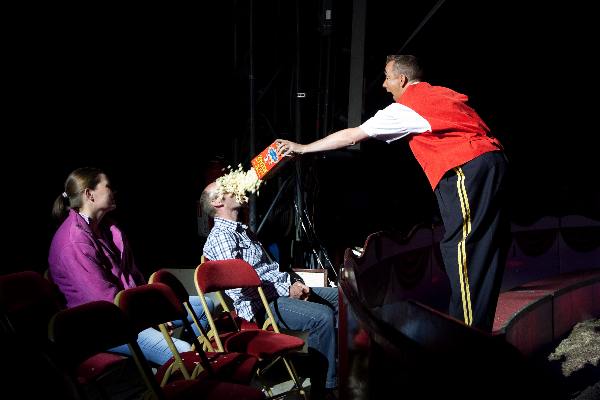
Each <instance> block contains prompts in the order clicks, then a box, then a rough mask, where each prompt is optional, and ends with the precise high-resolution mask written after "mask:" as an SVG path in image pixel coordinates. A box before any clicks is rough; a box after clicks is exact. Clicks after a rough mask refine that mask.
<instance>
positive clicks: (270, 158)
mask: <svg viewBox="0 0 600 400" xmlns="http://www.w3.org/2000/svg"><path fill="white" fill-rule="evenodd" d="M287 160H288V158H287V157H280V156H279V154H277V143H276V142H273V143H271V144H270V145H269V146H268V147H267V148H266V149H264V150H263V151H262V152H261V153H260V154H259V155H257V156H256V157H254V158H253V159H252V161H251V162H250V163H251V164H252V168H254V171H255V172H256V175H257V176H258V179H261V180H264V179H267V178H268V177H270V176H271V175H272V174H273V173H274V172H275V171H277V170H278V169H279V168H281V167H282V166H283V165H284V164H285V163H286V162H287Z"/></svg>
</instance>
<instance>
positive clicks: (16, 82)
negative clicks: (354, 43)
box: [2, 0, 600, 272]
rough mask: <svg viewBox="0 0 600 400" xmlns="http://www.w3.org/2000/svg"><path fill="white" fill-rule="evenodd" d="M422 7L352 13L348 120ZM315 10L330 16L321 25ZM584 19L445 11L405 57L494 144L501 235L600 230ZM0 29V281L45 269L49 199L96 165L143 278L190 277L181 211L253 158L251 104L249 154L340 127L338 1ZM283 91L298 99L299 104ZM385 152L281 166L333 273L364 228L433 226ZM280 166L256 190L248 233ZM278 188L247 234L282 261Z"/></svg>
mask: <svg viewBox="0 0 600 400" xmlns="http://www.w3.org/2000/svg"><path fill="white" fill-rule="evenodd" d="M481 3H484V4H481ZM435 4H436V2H435V1H419V2H375V1H369V2H367V13H366V37H365V75H364V90H365V92H364V100H363V107H364V110H363V120H365V119H366V118H368V117H370V116H372V115H373V114H374V113H375V112H376V111H377V110H378V109H380V108H383V107H385V106H386V105H387V104H389V103H390V102H391V101H392V99H391V97H390V96H389V94H387V93H385V91H384V90H383V89H382V88H381V84H382V81H383V74H382V71H383V68H384V66H385V56H386V55H388V54H393V53H396V52H397V51H398V50H399V49H400V48H401V47H402V46H403V45H404V44H405V42H406V41H407V39H408V38H409V36H410V35H411V33H413V32H414V31H415V29H416V28H417V26H418V25H419V23H420V22H421V21H422V20H423V18H424V17H425V16H426V15H427V13H428V12H429V11H430V10H431V9H432V8H433V7H434V5H435ZM251 5H252V8H251ZM325 6H329V7H330V8H331V9H332V11H333V14H332V15H333V19H332V20H331V21H325V20H324V18H323V10H324V7H325ZM590 7H591V6H587V5H579V4H577V3H572V4H571V3H570V4H568V5H565V6H564V7H563V8H557V7H554V6H550V5H537V6H534V5H529V6H524V5H523V4H521V2H516V1H487V2H458V1H446V2H445V3H444V4H442V5H441V7H440V8H439V9H438V10H437V12H436V13H435V14H434V15H433V16H432V17H431V18H430V19H429V21H427V23H426V24H425V25H424V27H423V28H422V29H421V30H420V31H419V32H418V33H417V35H416V36H415V37H414V39H413V40H412V41H411V42H410V43H408V44H407V45H406V47H405V48H404V51H403V52H404V53H412V54H415V55H417V56H420V57H421V58H422V61H423V62H424V64H425V68H426V72H427V80H428V81H429V82H430V83H432V84H439V85H444V86H448V87H451V88H453V89H455V90H457V91H460V92H463V93H465V94H467V95H468V96H469V97H470V99H471V103H472V105H473V106H474V107H475V108H476V110H478V112H479V113H480V114H481V116H482V117H483V118H484V120H485V121H486V122H487V123H488V124H489V125H490V127H491V129H492V131H493V133H494V134H495V135H496V136H497V137H499V138H500V140H501V141H502V142H503V144H504V145H505V147H506V152H507V154H508V157H509V159H510V161H511V167H512V178H513V180H512V183H511V193H512V195H511V213H512V217H513V221H515V222H518V223H522V224H528V223H531V222H534V221H535V220H537V219H538V218H539V217H541V216H544V215H558V216H560V215H569V214H581V215H585V216H587V217H590V218H595V219H600V207H599V204H600V189H599V187H598V162H597V160H596V159H597V155H596V154H597V140H596V137H597V136H598V133H597V126H596V125H597V124H596V123H595V120H596V118H595V115H596V113H597V110H596V109H597V104H598V102H597V100H596V97H597V93H598V85H597V81H596V76H597V71H598V68H597V67H598V65H597V63H595V61H593V60H594V59H595V58H596V55H595V54H594V52H595V50H596V48H597V45H596V43H595V42H596V39H595V38H596V37H597V32H596V31H597V28H596V26H597V23H595V22H594V21H593V20H592V16H593V13H592V12H591V10H590ZM251 11H252V12H251ZM3 14H4V15H5V18H6V20H7V23H6V25H5V26H6V28H5V30H6V34H5V35H4V39H3V46H2V53H3V54H2V59H3V70H4V73H3V76H4V79H3V87H4V90H3V93H4V103H5V107H4V113H3V114H5V116H6V118H5V119H4V120H5V126H4V128H3V135H2V136H3V145H2V174H3V183H4V185H3V186H4V189H3V196H2V197H3V199H4V206H3V208H4V213H3V214H4V224H3V226H4V233H5V235H4V236H5V237H6V238H7V239H5V240H4V246H3V247H5V249H4V251H3V253H4V254H8V257H4V263H3V267H2V268H3V270H7V271H10V270H21V269H34V270H43V269H45V268H46V257H47V252H48V246H49V243H50V240H51V238H52V234H53V232H54V230H55V229H56V225H55V223H54V222H53V221H52V220H51V218H50V211H51V207H52V203H53V201H54V199H55V198H56V197H57V196H58V195H60V193H61V192H62V191H63V183H64V180H65V178H66V176H67V175H68V173H69V172H70V171H72V170H73V169H75V168H77V167H81V166H97V167H100V168H103V169H104V170H105V171H106V172H107V173H108V174H109V176H110V177H111V179H112V180H113V182H114V184H115V185H116V187H117V190H118V192H119V194H118V204H119V208H118V210H117V211H116V212H115V217H116V218H117V219H118V221H119V222H120V225H121V226H122V227H123V229H124V230H125V232H126V233H127V234H128V236H129V238H130V240H131V242H132V245H133V250H134V253H135V255H136V258H137V260H138V263H139V264H140V267H141V268H142V269H143V270H144V271H146V272H150V271H153V270H155V269H157V268H159V267H192V266H194V265H196V264H197V263H198V262H199V260H200V255H201V246H202V239H201V238H200V237H199V236H198V234H197V225H196V200H197V199H198V198H199V196H200V192H201V190H202V188H203V187H204V186H205V185H206V184H207V175H208V174H209V171H210V170H214V166H215V165H222V166H226V165H229V164H231V165H236V164H237V163H242V164H243V165H244V166H245V167H248V166H249V160H250V159H251V158H252V157H253V156H254V155H255V154H253V153H252V152H251V151H250V140H249V132H250V120H251V118H250V117H251V113H250V108H251V107H250V106H251V104H252V106H253V109H254V115H253V117H254V121H255V134H256V147H255V152H258V151H260V150H262V149H263V148H264V147H265V146H267V145H268V144H269V143H271V142H272V141H273V140H274V139H275V138H277V137H286V138H291V139H294V138H295V137H296V133H297V132H299V135H300V137H301V141H302V142H305V143H306V142H309V141H312V140H314V139H317V138H319V137H322V136H323V135H324V134H325V133H326V132H332V131H334V130H337V129H342V128H345V127H346V126H347V120H346V118H347V105H348V79H349V78H348V76H349V66H350V44H351V42H350V38H351V18H352V8H351V2H349V1H342V0H332V1H317V0H303V1H274V0H265V1H254V2H252V3H251V2H249V1H223V2H219V4H205V3H204V2H202V3H201V7H200V6H199V7H196V8H193V9H192V8H189V9H188V8H176V7H174V6H169V7H165V6H163V7H156V8H150V7H148V6H144V7H135V6H120V7H107V6H101V5H95V6H91V5H85V6H78V7H65V8H62V9H58V8H56V7H48V8H44V9H41V8H37V7H30V8H27V9H19V10H7V11H6V12H5V13H3ZM251 15H252V16H253V29H251V28H250V17H251ZM250 33H252V35H253V44H254V45H253V48H252V51H251V49H250V45H249V44H250ZM251 60H252V67H253V75H252V77H253V78H254V80H253V81H254V92H253V95H252V96H251V94H250V93H251V92H250V90H249V82H250V65H251ZM327 65H329V67H327ZM296 91H301V92H305V93H306V94H307V97H306V98H305V99H303V100H302V101H301V102H300V103H296V102H297V100H296V98H295V96H294V94H295V93H296ZM251 98H252V100H250V99H251ZM399 142H400V143H394V144H392V145H387V144H385V143H381V142H377V141H367V142H363V143H362V144H361V146H360V150H340V151H334V152H329V153H325V154H318V155H313V156H306V157H303V158H302V159H300V160H298V161H296V162H298V163H300V165H301V167H302V187H303V190H302V192H303V194H304V198H305V200H306V205H307V211H308V212H309V214H310V215H312V216H313V218H314V222H315V228H316V231H317V234H318V236H319V238H320V239H321V241H322V243H323V245H324V246H325V247H326V248H327V249H328V250H329V251H330V253H331V254H330V255H331V256H332V258H334V259H337V258H338V257H339V254H340V253H341V251H343V249H344V248H345V247H349V246H354V245H362V244H363V242H364V240H365V238H366V236H367V235H368V234H369V233H371V232H375V231H378V230H399V231H405V230H408V229H409V228H410V227H411V226H413V225H414V224H417V223H426V224H430V223H437V222H439V221H438V219H437V205H436V203H435V199H434V197H433V193H432V192H431V189H430V188H429V187H428V184H427V181H426V179H425V176H424V174H423V172H422V171H421V170H420V168H419V166H418V165H417V164H416V162H415V161H414V158H413V157H412V155H411V154H410V151H409V150H408V148H407V146H406V143H405V142H404V141H399ZM293 165H294V164H293V163H289V164H288V166H286V167H284V168H283V169H282V170H281V171H280V172H278V174H277V175H276V176H275V177H274V178H272V179H271V180H269V181H267V183H266V185H265V186H264V187H263V189H261V194H260V196H259V197H258V200H257V203H256V204H257V209H258V214H259V218H260V217H262V216H263V215H264V214H265V212H266V210H267V208H268V207H269V205H270V204H271V201H272V199H273V198H274V196H275V194H276V192H277V190H278V188H279V185H280V184H281V183H282V182H283V181H284V179H285V178H287V177H288V176H290V175H293V174H294V171H295V169H294V168H293ZM284 192H285V193H284V195H283V196H282V197H281V199H280V201H279V202H278V203H277V205H276V207H275V208H274V210H275V211H274V212H273V214H272V215H271V218H270V219H269V220H268V221H267V223H266V224H265V228H264V229H263V231H262V232H261V237H262V239H263V240H264V241H265V242H267V243H270V242H279V243H280V244H282V245H283V246H285V243H289V241H291V240H292V239H293V227H292V226H291V224H290V216H291V215H292V213H293V212H292V197H293V194H294V191H293V190H292V189H291V187H288V188H287V189H286V190H284Z"/></svg>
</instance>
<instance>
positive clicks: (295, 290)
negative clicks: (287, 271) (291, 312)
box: [290, 282, 310, 300]
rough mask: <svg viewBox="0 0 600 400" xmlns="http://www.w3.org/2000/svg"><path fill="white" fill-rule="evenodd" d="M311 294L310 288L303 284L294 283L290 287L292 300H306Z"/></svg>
mask: <svg viewBox="0 0 600 400" xmlns="http://www.w3.org/2000/svg"><path fill="white" fill-rule="evenodd" d="M309 294H310V288H309V287H308V286H306V285H305V284H304V283H302V282H294V283H293V284H292V286H290V297H291V298H292V299H299V300H306V299H308V295H309Z"/></svg>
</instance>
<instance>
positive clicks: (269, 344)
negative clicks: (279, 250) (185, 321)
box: [194, 259, 306, 397]
mask: <svg viewBox="0 0 600 400" xmlns="http://www.w3.org/2000/svg"><path fill="white" fill-rule="evenodd" d="M194 281H195V284H196V289H197V290H198V295H199V296H200V300H201V302H202V305H203V307H204V312H205V313H206V315H207V318H208V323H209V325H210V328H211V329H212V330H213V331H214V332H215V336H214V338H215V341H216V343H217V347H218V348H219V350H220V351H222V350H224V351H238V352H244V353H248V354H252V355H254V356H256V357H258V358H259V360H261V362H263V363H262V364H263V365H262V368H259V370H258V376H259V377H260V376H261V374H262V372H263V371H265V370H266V369H267V368H269V367H270V366H271V365H273V364H274V363H275V362H276V361H278V360H282V361H283V362H284V364H285V367H286V369H287V371H288V373H289V375H290V377H291V379H292V381H293V382H294V387H295V390H298V391H299V392H300V394H302V395H303V396H305V397H306V395H305V393H304V390H303V389H302V384H301V383H300V379H299V378H298V374H297V373H296V370H295V368H294V366H293V364H292V363H291V362H290V361H289V359H288V356H289V355H290V354H291V353H293V352H297V351H298V350H301V349H302V348H303V347H304V340H302V339H300V338H297V337H294V336H290V335H285V334H282V333H280V332H279V328H278V327H277V324H273V330H274V331H273V332H271V331H266V330H262V329H252V330H241V329H239V326H238V329H237V330H236V331H234V332H227V333H225V334H220V332H219V330H218V328H217V326H216V324H215V322H214V320H213V318H212V316H211V315H210V311H209V309H208V305H207V303H206V300H205V297H204V296H205V294H207V293H212V292H217V291H222V290H223V291H224V290H227V289H236V288H253V289H255V290H257V293H258V295H259V296H260V298H261V302H262V305H263V307H264V309H265V313H266V315H267V320H271V321H275V318H274V317H273V314H272V313H271V309H270V307H269V305H268V303H267V299H266V297H265V294H264V292H263V290H262V287H261V281H260V278H259V277H258V275H257V273H256V271H255V270H254V268H252V266H251V265H250V264H248V263H247V262H246V261H244V260H239V259H231V260H218V261H206V262H204V263H202V264H200V265H199V266H198V267H197V268H196V272H195V275H194ZM267 391H268V392H269V394H270V390H269V389H267Z"/></svg>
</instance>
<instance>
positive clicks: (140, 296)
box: [115, 282, 212, 384]
mask: <svg viewBox="0 0 600 400" xmlns="http://www.w3.org/2000/svg"><path fill="white" fill-rule="evenodd" d="M115 303H116V304H117V305H118V306H119V308H121V310H123V312H124V313H125V315H127V316H128V317H129V319H130V321H131V323H132V325H133V326H134V328H135V329H136V330H137V332H140V331H141V330H143V329H147V328H150V327H154V326H157V325H158V327H159V329H160V331H161V333H162V334H163V337H164V338H165V340H166V342H167V344H168V346H169V348H170V350H171V353H172V354H173V358H174V360H175V364H176V366H177V367H178V368H179V369H180V370H181V373H182V375H183V376H184V378H185V379H191V377H192V373H190V371H189V370H188V369H187V368H186V366H185V364H184V363H183V359H182V356H181V354H180V353H179V351H178V350H177V347H176V346H175V343H173V339H172V338H171V335H170V334H169V332H168V328H167V326H166V324H167V323H169V322H171V321H174V320H182V322H183V325H184V328H185V329H186V330H188V332H193V330H192V327H191V325H190V323H189V322H188V319H187V317H188V315H187V311H186V309H185V307H184V305H183V304H182V303H181V301H180V300H179V299H178V297H177V295H176V294H175V292H173V290H171V288H170V287H169V286H167V285H165V284H164V283H159V282H155V283H152V284H146V285H140V286H137V287H134V288H130V289H125V290H121V291H120V292H119V293H117V296H116V297H115ZM195 345H196V349H195V351H196V353H198V356H199V357H200V358H201V360H202V367H203V369H205V370H207V371H208V373H209V374H212V370H211V368H210V361H209V360H208V357H207V356H206V353H204V351H203V350H202V346H201V344H200V343H199V342H198V341H197V340H196V341H195ZM164 383H166V380H165V381H164V382H163V384H164Z"/></svg>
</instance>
